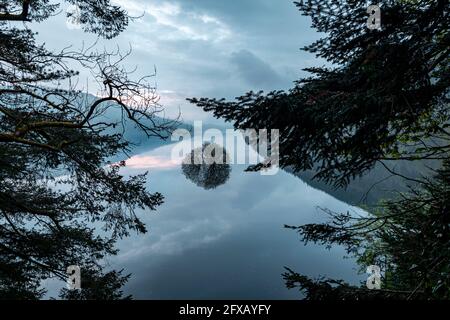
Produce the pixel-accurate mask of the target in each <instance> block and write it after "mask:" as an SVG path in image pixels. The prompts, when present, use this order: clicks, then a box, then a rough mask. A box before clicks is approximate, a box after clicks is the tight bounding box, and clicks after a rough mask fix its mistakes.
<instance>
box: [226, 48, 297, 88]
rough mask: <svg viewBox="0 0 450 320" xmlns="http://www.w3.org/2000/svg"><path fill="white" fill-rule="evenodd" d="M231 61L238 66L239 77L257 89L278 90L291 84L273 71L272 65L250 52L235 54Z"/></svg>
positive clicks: (243, 51)
mask: <svg viewBox="0 0 450 320" xmlns="http://www.w3.org/2000/svg"><path fill="white" fill-rule="evenodd" d="M230 60H231V62H232V63H233V64H234V65H235V66H236V70H237V73H238V74H239V76H241V77H242V78H243V79H244V80H245V81H247V82H248V83H249V84H250V85H252V86H254V87H255V88H261V89H269V90H270V89H276V88H279V87H283V86H285V85H286V83H288V82H289V81H288V80H286V79H283V78H282V77H281V76H280V75H279V74H278V73H277V72H276V71H275V70H273V69H272V67H271V66H270V64H268V63H267V62H265V61H263V60H261V59H260V58H258V57H257V56H256V55H255V54H253V53H252V52H250V51H248V50H241V51H239V52H234V53H233V54H232V55H231V59H230Z"/></svg>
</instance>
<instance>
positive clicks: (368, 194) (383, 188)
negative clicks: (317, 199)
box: [286, 161, 439, 206]
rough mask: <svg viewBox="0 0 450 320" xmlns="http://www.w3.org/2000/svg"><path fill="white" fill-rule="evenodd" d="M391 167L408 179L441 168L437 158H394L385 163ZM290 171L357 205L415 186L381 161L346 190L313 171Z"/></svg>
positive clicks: (363, 204)
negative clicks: (325, 180) (326, 180)
mask: <svg viewBox="0 0 450 320" xmlns="http://www.w3.org/2000/svg"><path fill="white" fill-rule="evenodd" d="M385 164H386V165H387V166H388V167H389V168H390V169H391V170H393V171H395V172H397V173H400V174H401V175H403V176H406V177H409V178H420V177H421V176H428V175H429V174H430V172H431V171H430V169H429V168H427V166H428V167H430V168H434V169H436V168H438V167H439V163H438V162H436V161H427V162H424V161H395V162H393V161H391V162H386V163H385ZM286 171H287V172H289V173H291V174H293V175H295V176H297V177H299V178H301V179H302V180H303V181H305V182H306V183H308V184H309V185H311V186H312V187H314V188H316V189H319V190H322V191H324V192H326V193H328V194H330V195H332V196H334V197H335V198H337V199H339V200H341V201H344V202H346V203H349V204H352V205H356V206H374V205H376V204H378V203H379V201H380V200H381V199H392V198H395V197H396V196H397V195H398V193H399V192H407V191H408V185H414V184H413V182H411V181H407V180H405V179H403V178H401V177H398V176H394V177H393V176H392V175H391V173H389V172H388V171H387V170H386V169H385V168H384V167H383V166H382V165H381V164H377V165H376V166H375V168H374V169H372V170H371V171H369V172H368V173H367V174H365V175H364V176H363V177H361V178H357V179H355V180H353V181H352V182H351V183H350V184H349V186H348V187H347V188H346V189H342V188H341V189H336V188H334V187H333V186H330V185H328V184H326V183H324V182H320V181H317V180H313V179H312V178H313V176H314V172H313V171H311V170H310V171H305V172H298V173H294V172H293V170H292V169H290V168H287V169H286Z"/></svg>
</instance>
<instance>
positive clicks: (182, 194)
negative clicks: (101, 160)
mask: <svg viewBox="0 0 450 320" xmlns="http://www.w3.org/2000/svg"><path fill="white" fill-rule="evenodd" d="M189 144H190V142H189ZM200 145H201V144H200ZM171 151H172V146H165V147H161V148H158V149H155V150H152V151H150V152H148V153H145V154H142V155H140V156H137V157H134V158H132V159H134V160H133V161H132V162H131V163H132V164H133V165H130V166H128V165H127V167H126V168H125V169H124V171H123V174H138V173H141V171H147V170H149V179H148V189H149V191H151V192H154V191H159V192H161V193H162V194H163V195H164V196H165V203H164V204H163V205H162V206H161V207H160V208H159V209H158V212H157V214H154V213H152V212H140V213H138V214H139V216H140V217H142V219H143V221H144V222H145V223H146V224H147V226H148V227H149V233H148V234H146V235H144V236H132V237H130V238H126V239H124V240H122V241H121V242H120V243H119V249H120V253H119V255H118V256H117V257H115V258H112V259H110V261H109V264H110V266H111V267H113V268H115V269H125V270H126V272H129V273H132V277H131V279H130V281H129V283H128V284H127V285H126V287H125V292H126V293H127V294H133V295H134V296H135V298H137V299H139V298H142V299H297V298H299V297H300V296H299V293H298V292H295V291H289V290H287V289H286V287H285V284H284V282H283V279H282V276H281V275H282V273H283V272H284V269H283V267H284V266H288V267H290V268H292V269H294V270H296V271H298V272H301V273H302V274H305V275H307V276H310V277H318V276H320V275H324V276H328V277H332V278H342V279H345V280H347V281H349V282H355V281H359V280H360V279H361V280H362V279H364V278H361V277H358V275H357V270H356V269H355V268H356V267H355V263H354V261H353V260H352V259H342V257H343V256H344V255H345V250H343V249H342V248H339V247H334V248H332V249H331V250H330V251H328V250H326V249H324V248H323V247H321V246H314V245H311V246H307V247H305V246H303V245H302V243H300V242H299V241H298V237H297V235H296V234H295V233H294V232H291V231H288V230H286V229H284V228H283V226H284V225H285V224H288V225H301V224H306V223H316V222H320V221H323V220H324V219H325V217H324V216H323V215H322V213H321V211H320V210H319V209H318V207H327V208H330V209H333V210H336V211H347V210H350V211H352V210H354V211H359V209H358V208H353V207H351V206H349V205H347V204H345V203H343V202H341V201H338V200H336V199H335V198H333V197H331V196H329V195H328V194H326V193H324V192H321V191H318V190H316V189H313V188H311V187H309V186H308V185H307V184H305V183H304V182H303V181H301V180H300V179H298V178H296V177H294V176H292V175H291V174H288V173H286V172H284V171H281V170H280V171H279V173H278V174H276V175H274V176H262V175H260V174H259V173H246V172H244V170H245V168H246V166H245V165H241V166H238V165H232V171H231V168H230V173H229V177H228V178H227V183H226V186H225V187H220V188H215V189H209V190H205V189H204V188H199V187H198V186H197V185H195V184H193V183H192V182H191V181H190V180H187V179H186V177H185V176H184V175H183V173H182V169H181V161H180V163H178V164H174V163H173V162H172V160H171ZM145 159H148V160H150V164H146V163H145ZM155 159H157V161H155ZM156 163H158V165H155V164H156ZM127 164H128V162H127ZM363 277H364V276H363Z"/></svg>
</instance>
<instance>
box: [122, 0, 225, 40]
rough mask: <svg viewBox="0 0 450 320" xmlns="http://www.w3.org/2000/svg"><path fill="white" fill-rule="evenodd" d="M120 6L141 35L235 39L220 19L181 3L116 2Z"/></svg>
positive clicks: (128, 0) (184, 38)
mask: <svg viewBox="0 0 450 320" xmlns="http://www.w3.org/2000/svg"><path fill="white" fill-rule="evenodd" d="M114 2H115V3H116V4H118V5H120V6H121V7H122V8H124V9H125V10H127V11H128V13H129V14H130V15H131V16H137V17H139V18H138V19H137V20H136V21H137V22H138V24H139V27H140V28H143V30H141V32H144V33H147V34H152V35H156V36H157V37H158V38H164V39H165V40H173V41H177V40H202V41H213V42H216V41H221V40H224V39H226V38H228V37H230V36H231V34H232V32H231V30H230V28H229V27H228V26H227V25H226V24H225V23H223V22H222V21H221V20H220V19H219V18H218V17H214V16H211V15H209V14H207V13H204V12H195V11H189V10H186V9H183V8H182V7H181V5H180V4H179V3H177V2H168V1H153V2H151V3H144V2H139V1H136V0H127V1H122V0H115V1H114Z"/></svg>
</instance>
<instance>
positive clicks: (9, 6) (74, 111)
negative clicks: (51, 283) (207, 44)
mask: <svg viewBox="0 0 450 320" xmlns="http://www.w3.org/2000/svg"><path fill="white" fill-rule="evenodd" d="M66 2H67V3H70V4H74V5H78V6H79V8H80V13H81V16H80V23H81V25H82V27H83V29H84V30H85V31H86V32H92V33H95V34H98V35H99V36H101V37H104V38H108V39H109V38H112V37H114V36H116V35H118V34H119V33H120V32H121V31H122V30H124V28H125V27H126V26H127V24H128V20H129V17H128V16H127V14H126V12H125V11H123V10H122V9H120V8H119V7H118V6H114V5H112V4H111V3H110V1H109V0H102V1H94V0H87V1H76V0H68V1H66ZM59 6H60V4H59V3H53V2H52V3H50V2H48V1H46V0H33V1H27V0H23V1H9V0H8V1H6V0H1V1H0V298H8V299H14V298H16V299H37V298H40V297H42V295H43V294H44V293H45V291H44V290H41V289H39V285H40V282H41V280H44V279H49V278H55V277H56V278H59V279H61V280H65V279H66V274H65V272H66V268H67V267H68V266H69V265H78V266H80V267H81V269H82V273H83V274H85V275H87V276H88V278H87V279H85V281H84V282H83V279H82V283H84V284H85V287H84V288H83V289H82V292H80V293H78V294H70V293H67V292H63V293H62V296H63V297H70V298H74V297H76V296H78V297H79V298H89V299H94V298H100V299H102V298H119V297H120V296H121V292H120V290H119V288H120V286H121V285H122V284H123V283H124V281H125V280H126V279H127V277H126V276H125V277H124V276H122V275H121V274H120V273H117V272H115V271H111V272H108V273H106V274H103V271H102V270H103V268H102V259H103V258H104V257H105V256H108V255H111V254H115V253H116V252H117V251H116V249H115V248H114V243H115V241H116V240H117V239H118V238H120V237H123V236H127V235H128V234H129V233H130V232H131V231H133V232H137V233H142V232H146V228H145V226H144V224H143V223H142V222H141V220H140V219H139V217H138V216H137V215H136V213H135V210H136V209H137V208H141V209H148V210H154V209H155V208H156V207H157V206H158V205H160V204H161V203H162V201H163V197H162V195H161V194H159V193H149V192H147V191H146V189H145V181H146V178H145V174H144V175H139V176H132V177H130V178H127V179H126V178H124V177H123V176H122V175H121V174H120V172H119V170H120V167H121V166H123V165H124V163H122V162H121V163H117V164H111V163H107V159H108V158H109V157H112V156H114V155H117V154H118V153H121V152H124V151H126V150H128V148H129V143H128V141H125V140H124V139H123V134H122V130H116V128H117V127H119V128H120V126H123V125H124V122H125V121H128V123H133V124H134V125H135V126H136V127H138V128H140V129H141V130H142V132H143V133H144V134H147V135H148V136H158V137H161V138H165V137H167V135H168V134H169V132H168V130H170V128H171V126H172V123H165V122H161V121H155V114H156V113H157V112H159V111H160V110H161V107H160V106H159V104H158V97H157V95H156V93H155V89H154V88H153V87H152V86H151V85H150V84H149V81H148V78H141V79H139V80H137V81H135V80H132V79H131V77H130V73H129V72H127V70H125V69H124V68H122V67H121V61H122V60H123V59H124V58H126V55H127V54H121V53H120V52H115V53H107V52H105V53H98V52H95V51H94V48H92V50H89V49H83V50H81V51H74V50H71V49H65V50H63V51H61V52H51V51H49V50H47V49H46V48H45V47H44V45H41V44H38V43H37V42H36V40H35V34H34V33H33V32H32V31H31V29H30V27H32V26H33V25H34V24H35V23H41V22H44V21H45V20H46V19H47V18H48V17H50V16H51V15H53V14H55V13H56V12H57V10H59ZM17 21H20V22H25V23H18V22H17ZM73 68H79V69H87V70H88V71H90V72H91V73H92V75H93V77H94V78H95V80H97V82H98V83H99V87H100V88H102V91H101V92H100V94H99V96H100V97H101V98H95V99H94V100H92V99H86V95H85V94H83V93H82V92H80V91H79V90H77V89H76V88H75V87H74V86H72V84H73V83H76V81H77V75H78V71H74V70H73ZM112 107H114V108H116V109H117V108H119V109H120V110H121V114H122V119H120V118H119V119H114V120H107V119H108V117H104V116H103V115H104V114H105V113H107V112H108V110H109V109H110V108H112ZM94 224H95V225H96V226H100V227H103V230H102V232H101V233H99V231H98V228H96V227H95V226H94ZM89 284H93V285H95V288H93V287H91V288H89Z"/></svg>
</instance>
